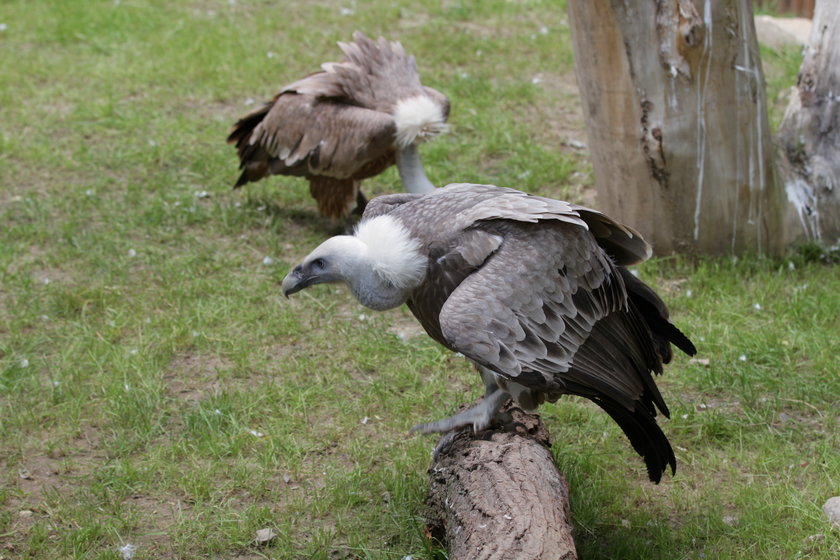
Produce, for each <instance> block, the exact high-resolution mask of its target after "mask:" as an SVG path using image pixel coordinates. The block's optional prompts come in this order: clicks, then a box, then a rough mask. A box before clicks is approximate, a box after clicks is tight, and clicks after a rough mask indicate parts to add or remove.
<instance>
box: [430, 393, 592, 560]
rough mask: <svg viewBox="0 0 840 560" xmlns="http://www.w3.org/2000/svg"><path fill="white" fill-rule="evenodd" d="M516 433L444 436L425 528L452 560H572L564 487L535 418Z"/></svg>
mask: <svg viewBox="0 0 840 560" xmlns="http://www.w3.org/2000/svg"><path fill="white" fill-rule="evenodd" d="M511 412H512V413H513V415H514V420H515V421H516V422H518V423H519V427H518V429H517V431H516V432H513V431H503V430H490V431H486V432H482V433H480V434H478V435H477V436H476V435H473V434H472V433H466V432H462V433H459V434H458V435H457V436H455V437H454V438H453V437H451V436H448V435H447V436H444V438H443V439H442V440H441V444H439V449H438V451H437V453H436V456H435V459H434V461H433V463H432V466H431V467H430V468H429V482H430V488H429V497H428V498H427V500H426V522H427V525H428V527H429V532H430V533H431V534H432V536H434V537H435V538H437V539H438V540H440V541H442V542H444V543H445V544H446V545H447V548H448V549H449V558H450V560H466V559H469V560H474V559H476V560H477V559H483V560H489V559H493V560H506V559H510V560H520V559H522V560H574V559H575V558H577V554H576V552H575V544H574V541H573V540H572V528H571V524H570V522H569V488H568V485H567V483H566V480H565V479H564V478H563V476H562V475H561V474H560V473H559V472H558V470H557V467H556V466H555V465H554V459H553V457H552V456H551V452H550V451H549V450H548V445H549V442H548V431H547V430H546V429H545V425H544V424H543V423H542V422H541V421H540V419H539V417H537V416H534V415H530V414H525V413H524V412H522V411H521V410H519V409H518V408H513V409H511Z"/></svg>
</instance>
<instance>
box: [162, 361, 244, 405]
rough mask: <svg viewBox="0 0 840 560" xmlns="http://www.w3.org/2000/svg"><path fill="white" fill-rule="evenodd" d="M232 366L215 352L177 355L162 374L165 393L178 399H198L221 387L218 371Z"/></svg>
mask: <svg viewBox="0 0 840 560" xmlns="http://www.w3.org/2000/svg"><path fill="white" fill-rule="evenodd" d="M232 368H233V364H231V363H230V361H229V360H228V359H227V358H225V357H224V356H219V355H216V354H211V355H206V354H189V355H182V356H177V357H176V358H175V359H173V360H172V362H171V363H170V364H169V368H168V369H167V370H166V373H164V376H163V379H164V381H165V382H166V394H167V395H168V396H169V397H171V398H173V399H176V400H179V401H186V402H197V401H200V400H202V399H203V398H205V397H206V396H207V395H208V394H213V393H216V392H218V391H219V390H220V389H221V387H222V383H221V382H220V381H219V372H220V371H226V370H230V369H232Z"/></svg>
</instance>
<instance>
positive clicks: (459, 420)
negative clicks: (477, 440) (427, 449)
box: [411, 385, 510, 434]
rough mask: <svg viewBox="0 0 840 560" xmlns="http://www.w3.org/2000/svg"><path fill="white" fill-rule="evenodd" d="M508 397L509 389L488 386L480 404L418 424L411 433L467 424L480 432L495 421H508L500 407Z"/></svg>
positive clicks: (461, 426) (465, 425) (442, 429)
mask: <svg viewBox="0 0 840 560" xmlns="http://www.w3.org/2000/svg"><path fill="white" fill-rule="evenodd" d="M508 399H510V395H509V394H508V393H507V391H504V390H502V389H499V388H498V387H496V386H495V385H493V386H492V389H491V387H490V386H488V387H487V392H486V393H485V394H484V399H483V400H482V401H481V402H480V403H479V404H477V405H475V406H474V407H472V408H468V409H467V410H465V411H463V412H459V413H458V414H456V415H454V416H450V417H448V418H443V419H442V420H438V421H436V422H427V423H426V424H418V425H416V426H414V427H413V428H411V433H415V432H420V433H421V434H431V433H435V432H437V433H445V432H450V431H452V430H457V429H459V428H465V427H467V426H472V429H473V431H474V432H480V431H481V430H484V429H486V428H488V427H489V426H490V424H492V423H493V422H494V421H501V422H502V423H505V422H506V420H507V418H506V416H507V415H503V414H500V413H499V409H500V408H501V407H502V405H503V404H505V403H506V402H507V401H508Z"/></svg>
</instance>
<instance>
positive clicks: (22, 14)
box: [0, 0, 840, 559]
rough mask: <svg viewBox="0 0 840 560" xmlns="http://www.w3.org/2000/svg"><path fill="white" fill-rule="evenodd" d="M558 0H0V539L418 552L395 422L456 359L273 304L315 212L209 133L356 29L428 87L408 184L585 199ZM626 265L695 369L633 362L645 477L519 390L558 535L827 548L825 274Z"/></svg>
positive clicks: (651, 545) (460, 381) (221, 131)
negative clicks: (657, 411) (560, 481)
mask: <svg viewBox="0 0 840 560" xmlns="http://www.w3.org/2000/svg"><path fill="white" fill-rule="evenodd" d="M342 7H343V8H347V9H349V10H351V11H352V13H345V14H342V12H341V11H340V9H339V8H342ZM564 21H565V17H564V12H563V10H562V9H559V8H558V7H557V6H556V4H555V3H554V2H549V1H539V0H533V1H530V2H521V3H517V2H503V1H490V2H481V3H477V2H475V3H473V2H448V3H440V2H432V1H420V2H412V3H409V2H402V1H400V2H376V3H371V4H367V3H366V4H365V6H364V7H362V5H361V3H359V4H358V5H356V4H355V3H352V2H346V3H342V2H321V3H304V2H299V3H277V2H267V1H266V2H259V1H245V0H238V1H237V2H228V1H226V0H218V1H211V0H195V1H181V2H163V1H146V0H122V1H121V2H114V1H99V2H96V1H93V2H91V1H84V2H82V1H80V0H75V1H74V0H66V1H62V2H47V1H37V0H27V1H14V0H9V1H6V2H4V3H2V5H0V23H5V24H6V26H7V27H6V28H5V29H4V30H3V31H0V51H2V54H3V56H0V122H2V123H3V126H2V128H0V224H2V226H0V286H2V289H0V449H2V453H0V467H1V468H0V473H2V474H0V558H3V559H11V558H31V559H47V558H57V557H65V558H84V559H113V558H121V557H122V556H121V554H120V552H119V549H120V547H122V546H125V545H126V544H127V543H131V544H132V545H135V546H136V547H137V549H136V553H135V556H134V558H135V559H150V558H186V559H190V558H222V557H224V558H240V559H245V558H325V559H327V558H329V559H335V558H404V557H406V556H409V555H410V556H412V557H414V558H418V559H419V558H440V557H442V556H443V553H442V552H441V551H440V550H439V549H437V548H436V546H435V545H434V543H430V542H427V541H426V540H425V538H424V533H423V521H422V508H423V498H424V496H425V492H426V475H425V469H426V468H427V466H428V464H429V460H430V456H429V452H430V448H431V446H432V445H433V441H432V440H431V439H428V438H419V437H418V438H415V437H407V436H406V432H407V429H408V427H409V426H411V425H412V424H414V423H416V422H418V421H420V420H426V419H432V418H436V417H439V416H440V415H441V414H443V413H446V412H449V411H451V410H453V409H454V408H455V407H456V406H457V405H458V404H459V403H461V402H465V401H468V400H471V399H473V398H475V397H476V396H477V395H478V394H479V392H480V387H479V383H478V379H477V376H476V375H475V374H474V373H473V372H472V371H471V370H470V368H469V366H468V365H467V364H466V362H465V361H464V360H463V359H460V358H458V357H456V356H453V355H451V354H450V353H448V352H446V351H444V350H442V349H441V348H439V347H437V346H436V345H435V344H434V343H432V342H431V341H430V340H429V339H427V338H426V337H425V336H423V335H417V331H416V326H415V323H414V322H413V319H412V318H411V317H410V315H409V314H408V312H407V311H406V310H404V309H401V310H397V311H393V312H389V313H386V314H373V313H372V312H370V311H366V310H364V309H362V308H361V307H359V306H358V305H357V304H355V303H354V302H353V301H352V300H351V299H350V297H349V296H348V295H347V293H346V292H344V291H342V290H339V289H333V288H329V287H319V288H317V289H313V290H311V291H308V292H304V293H302V294H301V295H300V297H296V298H294V299H292V300H288V301H287V300H285V299H283V298H282V297H281V296H280V293H279V286H278V282H279V280H280V279H281V278H282V276H283V275H284V274H285V272H286V270H287V269H288V266H289V265H290V264H291V263H293V262H294V261H296V260H297V259H298V258H300V257H301V256H302V255H303V254H305V253H306V252H308V250H309V249H310V248H311V247H313V246H314V245H315V244H316V243H318V242H319V241H320V240H321V239H323V237H324V235H325V231H326V230H327V228H328V227H329V224H327V223H325V222H323V221H322V220H320V219H319V218H318V217H317V216H316V214H315V209H314V208H315V207H314V204H313V203H312V201H311V200H310V199H309V196H308V193H307V190H306V187H305V185H303V184H301V182H300V181H296V180H294V179H280V178H277V179H272V180H271V181H266V182H264V183H260V184H256V185H253V186H252V187H251V186H249V188H248V189H247V190H243V191H241V192H232V191H231V190H230V185H231V184H232V182H233V181H234V179H235V176H236V162H235V155H234V153H233V150H232V149H231V148H230V147H229V146H226V145H225V144H224V141H223V140H224V137H225V133H226V131H227V128H228V127H229V125H230V124H231V123H232V122H233V121H234V120H235V119H236V118H237V117H238V116H240V115H241V114H243V113H244V112H246V111H247V110H248V109H249V107H250V105H249V103H250V102H251V101H249V100H251V99H256V100H258V101H259V100H262V99H263V98H267V97H269V96H270V95H272V94H273V93H274V91H275V90H276V89H277V88H278V87H279V86H280V85H282V84H283V83H286V82H289V81H291V80H293V79H295V78H297V77H298V76H300V75H302V74H305V73H307V72H309V71H311V70H313V69H314V68H316V67H317V64H319V63H320V62H322V61H324V60H331V59H335V57H336V56H337V48H336V47H335V45H334V43H335V41H336V40H346V39H347V38H348V37H349V36H350V35H351V33H352V31H353V30H355V29H362V30H365V31H366V32H367V33H368V34H370V35H378V34H385V35H387V36H389V37H392V38H399V39H400V40H401V41H402V42H403V43H404V44H405V45H406V47H407V48H408V49H409V50H410V51H411V52H414V53H415V54H416V55H417V59H418V64H419V67H420V69H421V74H422V76H423V79H424V82H425V83H427V84H429V85H432V86H434V87H437V88H438V89H441V90H442V91H445V92H446V93H447V94H448V95H449V96H450V97H451V98H452V100H453V113H452V124H453V133H452V134H449V135H447V136H445V137H443V138H441V139H440V140H439V141H437V142H435V143H433V144H430V145H428V146H425V147H424V149H423V151H424V158H425V159H426V161H427V167H428V171H429V174H430V177H431V179H432V180H433V181H434V182H435V183H441V184H442V183H446V182H452V181H461V180H469V181H480V182H484V181H487V182H494V183H496V184H501V185H509V186H516V187H519V188H523V189H525V190H528V191H531V192H538V193H541V194H545V195H549V196H554V197H558V198H567V199H571V200H578V201H579V200H585V199H586V197H587V196H588V193H589V192H590V189H589V187H590V184H589V181H590V180H589V176H590V173H589V170H588V163H587V161H586V160H585V158H584V157H583V155H582V154H581V153H580V152H577V151H575V148H573V145H574V144H573V143H572V141H575V140H578V141H579V140H584V139H585V134H584V132H583V128H582V122H581V120H580V115H579V109H578V106H579V103H580V101H579V99H578V98H577V95H576V90H575V87H574V77H573V70H572V58H571V50H570V46H569V37H568V33H569V32H568V28H567V26H566V25H565V23H564ZM269 53H271V54H272V56H269ZM764 54H765V56H766V57H767V58H766V59H765V67H767V66H768V65H769V66H771V67H772V68H771V69H772V70H773V71H777V72H779V74H780V76H788V81H787V82H785V80H784V79H783V78H782V77H780V78H778V79H774V81H772V83H770V87H771V91H770V92H769V93H768V96H769V97H770V98H771V99H775V98H776V97H775V96H776V95H777V91H778V90H779V89H781V88H782V87H785V86H784V84H785V83H792V81H793V77H792V76H790V72H791V70H790V68H793V72H794V74H795V66H796V64H795V63H794V62H791V60H793V59H790V56H788V55H784V56H782V57H781V58H780V59H779V60H781V62H780V61H779V60H777V59H775V58H773V57H772V56H769V55H767V54H766V53H764ZM791 56H792V55H791ZM785 68H787V70H786V69H785ZM768 73H769V71H768ZM535 78H536V79H535ZM776 84H777V85H776ZM773 88H778V89H777V90H776V91H773ZM570 144H571V145H570ZM396 183H397V178H396V173H395V172H394V171H393V170H390V171H389V172H387V173H385V174H383V175H382V176H380V177H378V178H376V179H373V180H370V181H368V182H366V187H365V188H366V190H367V191H369V192H370V193H372V194H377V193H383V192H390V191H392V190H394V188H395V185H396ZM265 257H270V259H268V260H267V259H265ZM789 263H791V264H792V266H789ZM640 272H641V274H642V275H643V276H644V277H645V278H646V279H647V280H648V281H650V282H651V283H652V284H654V285H655V286H657V287H658V289H660V290H661V291H662V292H663V293H664V294H665V296H666V298H667V300H668V301H669V303H670V304H671V307H672V309H673V313H674V317H675V320H676V322H677V323H678V324H679V325H680V326H681V327H683V328H684V330H685V331H686V332H687V333H689V334H690V335H691V336H692V337H693V338H694V339H695V341H696V342H697V343H698V346H699V347H700V350H701V354H700V356H701V357H704V358H708V359H709V361H710V362H709V365H708V367H706V366H703V365H701V364H697V363H691V362H689V361H688V360H686V359H684V358H682V357H680V358H678V359H677V360H676V361H675V363H674V364H673V365H672V366H671V367H669V368H668V370H667V371H666V374H665V376H663V377H662V379H661V387H662V390H663V393H664V394H665V396H666V399H667V401H668V403H669V404H670V406H671V410H672V419H671V420H670V421H665V422H664V429H665V431H666V432H667V433H668V434H669V436H670V437H671V439H672V441H673V443H674V445H675V446H676V449H677V456H678V461H679V471H678V473H677V475H676V477H674V478H667V479H666V480H665V481H664V482H663V483H662V484H660V485H658V486H654V485H651V484H650V483H648V482H647V481H646V476H645V473H644V468H643V466H642V463H641V461H640V460H638V458H637V457H636V456H635V455H634V454H633V452H632V450H631V449H630V448H629V446H628V445H627V443H626V441H625V440H624V439H623V437H622V436H621V434H620V432H619V430H618V429H617V427H616V426H615V425H614V424H612V423H611V421H610V420H609V419H608V418H607V417H606V415H605V414H603V413H601V412H599V411H597V410H596V409H595V408H594V407H593V406H591V405H589V404H587V403H584V402H579V401H573V400H567V401H562V402H561V403H558V404H557V405H552V406H546V407H545V408H544V409H543V412H544V416H545V417H546V420H547V422H548V425H549V427H550V429H551V431H552V434H553V437H554V439H555V445H554V451H555V454H556V457H557V460H558V463H559V465H560V467H561V470H562V471H563V472H564V473H566V474H567V476H568V477H569V480H570V483H571V488H572V508H573V513H572V515H573V521H574V523H575V529H576V538H577V543H578V547H579V551H580V554H581V557H582V558H701V557H706V558H815V559H817V558H825V559H828V558H835V557H837V556H838V554H840V543H838V533H837V531H836V530H834V531H832V530H831V529H830V528H829V527H828V526H827V523H826V521H825V520H824V518H823V515H822V512H821V511H820V508H821V506H822V503H823V502H824V501H825V500H826V499H827V498H828V497H830V496H832V495H834V494H836V493H837V488H838V484H840V458H838V455H837V453H836V450H837V448H838V443H840V442H838V436H837V434H838V426H837V421H838V418H837V410H838V405H840V402H838V395H840V380H838V376H837V368H836V358H835V357H836V355H837V354H838V351H840V347H838V346H839V343H838V337H837V333H838V332H839V331H840V324H839V323H838V319H837V317H838V316H840V302H838V295H837V294H838V293H840V279H838V275H837V271H836V269H835V268H834V267H831V266H826V265H824V264H822V263H820V262H819V261H818V260H816V259H813V258H806V257H804V256H802V257H792V259H790V260H789V261H784V262H777V261H769V260H762V259H743V260H740V261H738V262H730V261H724V260H702V261H698V262H686V261H683V260H680V259H671V260H657V261H654V262H652V263H649V264H647V265H645V266H644V267H641V269H640ZM755 304H759V306H760V309H759V308H757V307H756V306H755ZM406 333H407V335H406ZM397 334H401V335H403V336H401V337H399V336H397ZM742 356H743V357H744V359H743V360H742V359H741V357H742ZM262 528H271V529H272V530H273V531H274V532H275V533H276V535H277V537H276V538H275V540H274V541H273V542H272V543H271V545H269V546H264V547H260V546H257V545H256V544H255V534H256V531H257V530H258V529H262ZM820 535H821V536H820Z"/></svg>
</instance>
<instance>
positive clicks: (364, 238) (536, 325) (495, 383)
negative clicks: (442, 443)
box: [282, 183, 696, 482]
mask: <svg viewBox="0 0 840 560" xmlns="http://www.w3.org/2000/svg"><path fill="white" fill-rule="evenodd" d="M650 254H651V249H650V246H649V245H648V244H647V243H646V242H645V241H644V240H643V239H642V238H641V236H640V235H639V234H638V233H637V232H636V231H634V230H633V229H631V228H629V227H627V226H624V225H621V224H619V223H618V222H616V221H614V220H612V219H610V218H608V217H607V216H605V215H603V214H601V213H600V212H598V211H596V210H591V209H589V208H585V207H582V206H577V205H574V204H570V203H568V202H561V201H558V200H553V199H549V198H542V197H538V196H533V195H529V194H526V193H524V192H521V191H517V190H514V189H509V188H501V187H496V186H493V185H475V184H466V183H460V184H451V185H448V186H446V187H443V188H440V189H437V190H435V191H434V192H432V193H429V194H426V195H420V194H411V193H401V194H393V195H386V196H380V197H377V198H374V199H373V200H371V201H370V203H369V204H368V206H367V208H366V210H365V212H364V214H363V216H362V219H361V221H360V222H359V224H358V226H357V227H356V230H355V232H354V233H353V235H340V236H336V237H332V238H330V239H328V240H326V241H324V242H323V243H322V244H321V245H320V246H318V247H317V248H316V249H315V250H314V251H312V253H310V254H309V255H308V256H307V257H306V258H305V259H304V260H303V261H302V262H301V263H300V264H298V265H297V266H295V267H294V268H293V269H292V270H291V271H290V272H289V273H288V275H287V276H286V277H285V278H284V279H283V283H282V289H283V293H284V294H285V295H286V296H287V297H288V296H289V295H290V294H293V293H295V292H298V291H300V290H302V289H304V288H307V287H309V286H312V285H315V284H321V283H325V282H339V283H344V284H346V285H347V286H348V288H349V289H350V291H351V292H352V293H353V295H354V296H355V297H356V299H357V300H358V301H359V302H360V303H361V304H362V305H365V306H367V307H369V308H371V309H375V310H385V309H389V308H393V307H396V306H398V305H400V304H402V303H406V304H407V305H408V307H409V309H410V310H411V312H412V313H413V314H414V316H415V317H416V318H417V320H418V321H419V322H420V324H421V325H422V326H423V328H424V329H425V331H426V332H427V333H428V334H429V336H431V337H432V338H433V339H434V340H436V341H437V342H439V343H440V344H442V345H443V346H445V347H446V348H448V349H450V350H452V351H454V352H460V353H461V354H463V355H464V356H466V357H467V358H468V359H469V360H471V361H472V362H473V363H474V364H475V365H476V367H477V368H478V371H479V373H480V375H481V378H482V380H483V381H484V386H485V394H484V398H483V400H482V401H481V402H480V403H479V404H478V405H476V406H474V407H473V408H470V409H468V410H466V411H464V412H461V413H459V414H456V415H454V416H452V417H449V418H445V419H443V420H438V421H436V422H429V423H426V424H419V425H417V426H415V427H414V428H412V431H416V432H421V433H432V432H441V433H445V432H448V431H450V430H455V429H458V428H466V427H472V429H473V430H475V431H480V430H482V429H485V428H487V427H488V426H490V425H491V424H492V423H494V422H502V423H504V420H505V418H506V416H507V415H505V414H503V413H501V412H500V409H501V407H502V405H503V404H504V403H505V402H506V401H507V400H508V399H509V398H512V399H513V401H514V402H515V403H516V404H517V405H518V406H520V407H521V408H523V409H525V410H528V411H533V410H535V409H536V408H537V407H538V406H539V405H540V404H542V403H543V402H545V401H550V402H553V401H556V400H557V399H558V398H559V397H560V396H561V395H565V394H570V395H579V396H581V397H585V398H587V399H590V400H591V401H593V402H595V403H596V404H597V405H598V406H600V407H601V408H602V409H604V411H606V412H607V414H609V415H610V416H611V417H612V418H613V419H614V420H615V421H616V422H617V423H618V425H619V426H620V427H621V429H622V430H623V431H624V433H625V434H626V435H627V437H628V439H629V440H630V443H631V445H632V446H633V448H634V449H635V450H636V452H638V453H639V455H641V456H642V458H643V459H644V461H645V464H646V466H647V472H648V475H649V477H650V479H651V480H653V481H654V482H659V481H660V479H661V477H662V474H663V473H664V472H665V470H666V469H667V467H668V466H670V468H671V472H672V473H674V472H676V459H675V457H674V452H673V450H672V448H671V445H670V443H669V442H668V439H667V438H666V436H665V434H664V433H663V432H662V430H661V429H660V427H659V426H658V425H657V423H656V419H655V417H656V414H657V411H659V412H661V413H662V414H664V415H665V416H666V417H667V416H668V407H667V406H666V405H665V401H664V400H663V398H662V395H661V394H660V392H659V389H657V387H656V384H655V383H654V380H653V375H652V374H654V373H661V372H662V365H663V364H664V363H667V362H669V361H670V360H671V357H672V354H671V344H673V345H675V346H676V347H677V348H679V349H680V350H682V351H683V352H685V353H687V354H689V355H694V354H695V353H696V350H695V347H694V345H693V344H692V343H691V341H690V340H689V339H688V338H687V337H686V336H685V335H684V334H683V333H682V332H681V331H680V330H679V329H677V327H675V326H674V325H673V324H672V323H671V322H670V321H669V319H668V309H667V308H666V306H665V304H664V303H663V301H662V300H661V299H660V298H659V296H657V295H656V293H654V291H653V290H652V289H651V288H650V287H648V286H647V285H646V284H644V283H643V282H642V281H641V280H639V279H638V278H636V277H635V276H634V275H633V274H631V273H630V271H629V270H628V269H627V268H625V267H626V266H628V265H633V264H636V263H639V262H641V261H643V260H645V259H647V258H648V257H649V256H650Z"/></svg>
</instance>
